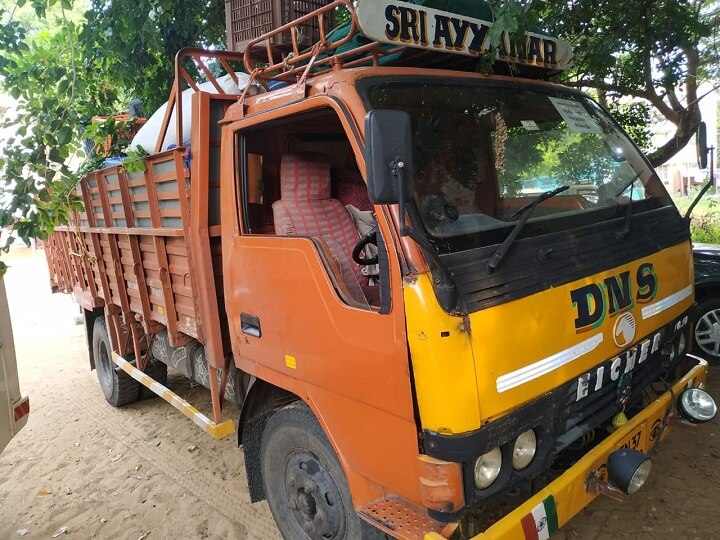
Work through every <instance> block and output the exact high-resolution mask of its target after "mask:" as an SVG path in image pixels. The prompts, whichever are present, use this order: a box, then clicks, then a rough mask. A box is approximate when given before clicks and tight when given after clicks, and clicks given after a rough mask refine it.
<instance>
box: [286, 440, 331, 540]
mask: <svg viewBox="0 0 720 540" xmlns="http://www.w3.org/2000/svg"><path fill="white" fill-rule="evenodd" d="M284 477H285V486H284V487H285V497H286V499H287V503H288V506H289V508H290V511H291V512H292V515H293V517H294V518H295V521H296V522H297V524H298V526H299V527H300V529H301V530H302V531H304V533H305V535H306V536H307V538H310V539H311V540H331V539H334V538H343V536H344V534H345V508H344V507H343V503H342V499H341V498H340V491H339V490H338V488H337V486H336V485H335V482H334V481H333V479H332V476H330V473H329V472H328V470H327V469H326V468H325V467H324V466H323V464H322V463H321V462H320V460H319V459H318V458H317V457H316V456H315V455H314V454H312V453H311V452H309V451H307V450H300V449H298V450H295V451H294V452H292V453H291V454H290V455H289V456H288V459H287V461H286V464H285V475H284Z"/></svg>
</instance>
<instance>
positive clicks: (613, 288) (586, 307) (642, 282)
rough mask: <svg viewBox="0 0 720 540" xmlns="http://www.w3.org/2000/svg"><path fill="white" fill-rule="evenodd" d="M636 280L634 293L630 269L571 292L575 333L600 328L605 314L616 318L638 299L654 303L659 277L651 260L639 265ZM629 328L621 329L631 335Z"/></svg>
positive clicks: (642, 301) (643, 302)
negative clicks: (574, 310) (574, 312)
mask: <svg viewBox="0 0 720 540" xmlns="http://www.w3.org/2000/svg"><path fill="white" fill-rule="evenodd" d="M634 283H635V292H633V283H632V280H631V278H630V272H629V271H627V272H622V273H620V274H617V275H614V276H610V277H609V278H607V279H605V280H604V281H602V282H601V283H591V284H590V285H585V286H584V287H580V288H578V289H574V290H572V291H570V299H571V300H572V303H573V306H574V307H575V309H576V310H577V318H576V319H575V332H576V333H578V334H579V333H580V332H586V331H588V330H592V329H593V328H597V327H598V326H600V325H601V324H602V323H603V321H604V320H605V317H607V316H608V315H610V317H615V316H617V315H619V314H620V313H624V312H625V311H629V310H630V309H632V308H633V307H634V305H635V302H638V303H639V304H646V303H648V302H651V301H652V300H653V298H655V295H656V294H657V290H658V280H657V276H656V275H655V268H654V267H653V265H652V263H643V264H641V265H640V266H639V267H638V269H637V272H636V273H635V281H634ZM633 322H634V321H633ZM628 330H629V328H627V329H626V328H625V327H623V328H622V331H624V332H625V333H626V334H629V331H628ZM619 331H621V329H618V328H616V332H619ZM633 334H634V328H633ZM618 337H620V336H616V340H617V338H618ZM628 337H629V336H628ZM622 341H625V340H624V339H622Z"/></svg>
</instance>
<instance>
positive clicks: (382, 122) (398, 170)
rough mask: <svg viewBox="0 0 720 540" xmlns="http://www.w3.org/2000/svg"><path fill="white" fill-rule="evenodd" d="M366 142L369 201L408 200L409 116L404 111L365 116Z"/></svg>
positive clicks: (410, 164) (410, 166)
mask: <svg viewBox="0 0 720 540" xmlns="http://www.w3.org/2000/svg"><path fill="white" fill-rule="evenodd" d="M365 141H366V145H365V165H366V167H367V171H368V196H369V197H370V202H372V203H378V204H398V203H400V202H401V200H402V202H403V203H404V202H408V201H410V200H411V199H412V178H413V155H412V129H411V127H410V115H409V114H408V113H406V112H404V111H393V110H383V109H379V110H374V111H370V112H369V113H368V114H367V116H366V117H365Z"/></svg>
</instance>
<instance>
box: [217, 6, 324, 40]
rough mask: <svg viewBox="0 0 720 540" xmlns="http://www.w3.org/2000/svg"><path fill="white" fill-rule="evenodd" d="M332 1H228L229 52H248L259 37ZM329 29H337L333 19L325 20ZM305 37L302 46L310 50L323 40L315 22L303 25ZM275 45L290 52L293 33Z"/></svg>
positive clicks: (284, 36)
mask: <svg viewBox="0 0 720 540" xmlns="http://www.w3.org/2000/svg"><path fill="white" fill-rule="evenodd" d="M331 1H332V0H225V23H226V27H227V40H228V50H231V51H239V52H244V51H245V46H246V45H247V44H248V42H249V41H250V40H252V39H255V38H258V37H260V36H262V35H263V34H266V33H268V32H270V31H271V30H274V29H276V28H279V27H281V26H282V25H284V24H287V23H289V22H290V21H293V20H295V19H297V18H299V17H302V16H303V15H307V14H308V13H311V12H313V11H315V10H316V9H319V8H321V7H323V6H326V5H328V4H330V3H331ZM325 19H326V20H325V26H326V28H325V30H326V31H330V29H331V28H332V26H333V21H332V20H331V19H332V17H327V16H326V18H325ZM301 28H302V34H303V35H302V38H301V39H300V40H299V43H298V45H299V46H300V47H301V48H305V47H310V46H311V45H312V44H313V43H315V42H316V41H318V40H319V39H320V30H319V28H318V25H317V23H316V22H315V21H312V22H309V23H308V24H305V25H302V27H301ZM272 44H273V45H274V46H276V47H280V48H284V49H288V50H289V49H290V48H291V47H292V39H291V37H290V32H284V33H283V34H282V35H278V36H277V37H276V38H274V39H273V43H272Z"/></svg>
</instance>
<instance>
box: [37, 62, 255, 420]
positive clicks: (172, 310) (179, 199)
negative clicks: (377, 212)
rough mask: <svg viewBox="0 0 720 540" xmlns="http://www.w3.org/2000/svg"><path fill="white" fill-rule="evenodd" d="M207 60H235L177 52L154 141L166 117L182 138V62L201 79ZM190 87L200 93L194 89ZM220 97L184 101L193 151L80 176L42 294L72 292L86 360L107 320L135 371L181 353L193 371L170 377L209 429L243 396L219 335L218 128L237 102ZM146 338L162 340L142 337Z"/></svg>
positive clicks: (49, 248)
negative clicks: (198, 387) (188, 386)
mask: <svg viewBox="0 0 720 540" xmlns="http://www.w3.org/2000/svg"><path fill="white" fill-rule="evenodd" d="M208 56H210V57H213V58H214V59H215V60H219V61H220V63H222V64H224V66H225V67H226V68H227V69H228V71H229V72H231V71H230V69H229V64H228V62H229V61H231V60H236V59H237V55H235V54H233V53H223V54H222V55H221V54H220V53H217V54H214V53H208V52H207V51H204V52H203V53H202V54H200V52H199V51H196V50H191V49H186V50H183V51H181V52H180V53H178V57H177V59H176V69H177V74H178V77H177V78H176V82H175V86H174V87H173V91H172V93H171V99H170V103H169V106H168V108H167V112H166V114H165V120H164V126H163V130H162V132H161V133H160V135H159V138H158V141H162V140H163V138H164V135H165V132H166V131H167V126H168V125H169V122H170V111H172V110H173V109H174V110H175V113H176V119H177V131H176V133H182V122H183V118H182V112H183V111H182V107H181V105H180V102H181V99H179V98H178V99H176V97H178V96H181V91H182V90H181V87H180V82H181V81H182V80H185V81H192V79H191V78H190V77H189V76H188V74H187V71H186V70H185V69H184V68H183V62H184V61H186V60H187V59H191V60H192V61H195V62H196V65H200V66H201V67H202V69H203V70H204V71H205V72H206V74H208V75H209V71H208V70H207V68H206V66H205V63H204V61H205V59H206V58H207V57H208ZM231 73H232V72H231ZM210 77H211V80H214V78H212V76H211V75H210ZM190 86H191V87H193V88H195V89H197V86H196V85H195V83H192V84H191V85H190ZM217 90H218V92H219V93H216V94H215V93H207V92H200V91H198V92H195V93H194V94H193V96H192V142H191V145H190V147H188V148H185V147H177V148H173V149H170V150H165V151H161V152H159V153H156V154H153V155H151V156H149V157H147V158H146V159H145V165H146V170H145V171H144V172H136V173H130V172H127V171H126V170H125V169H124V168H123V167H122V166H114V167H109V168H106V169H103V170H100V171H95V172H92V173H90V174H88V175H87V176H86V177H85V178H83V179H82V180H81V181H80V183H79V185H78V186H77V193H78V195H79V196H80V197H81V198H82V201H83V203H84V207H85V210H84V211H83V212H79V213H77V214H76V215H75V216H74V219H71V222H70V224H69V225H68V226H65V227H58V228H57V229H56V230H55V234H53V235H52V236H51V237H50V238H49V240H48V241H47V243H46V254H47V260H48V267H49V268H50V274H51V276H50V279H51V286H52V288H53V290H55V291H63V292H68V293H72V294H73V295H74V297H75V299H76V300H77V301H78V303H79V304H80V305H81V306H82V307H83V308H84V309H85V310H86V313H87V316H86V318H87V319H88V320H87V321H86V322H87V323H88V324H87V328H88V330H89V332H88V346H89V348H90V349H91V351H92V335H91V332H92V328H93V322H94V320H93V319H95V318H96V317H102V316H103V314H104V312H105V313H107V314H108V318H107V321H106V326H107V330H108V334H109V339H110V340H111V343H112V349H113V350H115V351H119V354H120V355H121V356H122V357H124V358H134V359H135V367H136V368H138V369H140V370H143V369H144V364H145V361H146V360H147V359H148V358H149V357H150V354H149V352H150V351H151V349H152V350H155V351H156V353H157V352H158V349H160V351H159V352H160V354H155V357H161V358H162V357H168V358H173V357H175V358H176V357H178V355H177V354H175V355H173V351H177V350H178V349H180V348H183V349H182V351H183V352H182V355H184V356H186V357H188V360H192V361H193V362H194V365H192V366H186V365H183V366H178V365H175V366H174V367H180V369H181V370H183V371H185V372H186V374H188V375H195V376H194V378H195V379H197V380H198V381H199V382H201V383H202V384H204V385H205V386H207V387H209V388H210V390H211V392H212V395H213V404H214V407H213V409H214V411H213V413H214V417H215V422H216V423H218V422H220V420H221V413H220V401H221V400H220V399H219V396H221V395H223V394H225V395H228V390H229V394H230V395H231V397H232V398H233V399H240V397H241V396H242V392H235V391H234V388H235V386H236V385H237V384H240V382H239V377H240V376H239V374H237V373H235V370H234V366H232V367H231V365H232V362H230V360H229V359H230V357H231V351H230V346H229V343H228V337H227V335H225V333H224V331H223V330H222V329H223V328H226V321H224V320H221V319H222V318H223V317H224V313H225V311H224V309H223V293H222V291H223V285H222V280H223V276H222V263H221V253H220V227H219V224H220V204H219V201H220V178H219V177H220V167H219V160H220V127H219V125H218V122H219V120H221V119H222V117H223V115H224V112H225V110H226V108H227V107H228V106H229V105H230V104H232V103H234V102H235V101H237V98H238V96H236V95H228V94H224V93H222V90H221V89H220V88H219V87H217ZM175 105H176V107H174V106H175ZM185 121H189V120H188V119H185ZM165 331H166V332H165ZM155 335H159V336H161V338H160V339H158V340H154V339H153V338H148V337H147V336H155ZM160 342H162V343H160ZM200 345H201V346H202V347H200ZM163 347H164V349H165V353H163V351H162V348H163ZM191 353H192V354H191ZM182 355H180V356H182ZM189 357H193V358H189ZM91 358H92V354H91ZM226 359H227V361H226ZM91 361H92V360H91ZM202 364H205V365H202ZM229 371H233V373H228V372H229ZM228 376H229V377H230V380H229V383H228ZM228 386H230V388H228Z"/></svg>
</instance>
